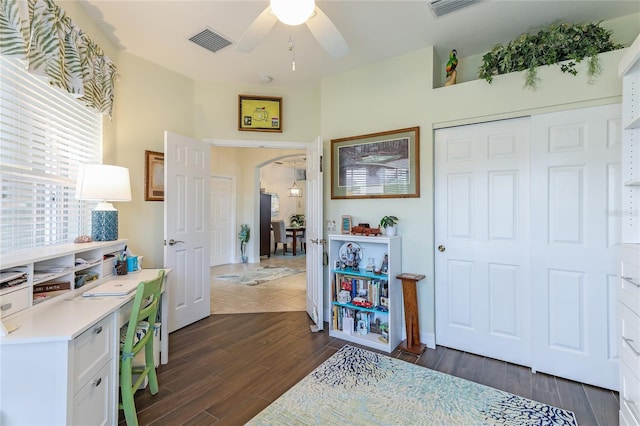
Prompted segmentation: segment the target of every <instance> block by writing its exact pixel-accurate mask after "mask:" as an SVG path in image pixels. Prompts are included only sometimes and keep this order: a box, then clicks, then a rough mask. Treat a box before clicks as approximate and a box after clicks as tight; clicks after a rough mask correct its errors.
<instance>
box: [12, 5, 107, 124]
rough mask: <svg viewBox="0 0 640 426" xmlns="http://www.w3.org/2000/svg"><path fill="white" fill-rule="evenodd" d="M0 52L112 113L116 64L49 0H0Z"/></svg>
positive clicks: (80, 97)
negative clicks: (15, 57)
mask: <svg viewBox="0 0 640 426" xmlns="http://www.w3.org/2000/svg"><path fill="white" fill-rule="evenodd" d="M0 54H3V55H11V56H17V57H19V58H21V59H24V60H25V61H26V63H27V66H28V69H29V71H30V72H33V73H38V74H42V75H45V76H46V77H47V78H48V80H49V82H50V83H51V84H52V85H54V86H58V87H61V88H63V89H65V90H67V91H68V92H69V93H72V94H73V95H75V96H76V97H77V98H79V99H80V100H81V101H83V102H84V103H85V104H86V105H87V106H89V107H91V108H94V109H95V110H97V111H99V112H101V113H105V114H109V116H111V111H112V108H113V86H114V83H115V79H116V76H117V73H116V66H115V65H114V64H113V62H112V61H111V59H109V58H108V57H107V56H105V55H104V53H103V52H102V49H101V48H100V47H99V46H98V45H97V44H95V43H94V42H92V41H91V40H90V39H89V37H87V35H86V34H85V33H84V32H83V31H82V30H81V29H80V28H79V27H77V26H76V25H75V24H74V23H73V21H71V19H70V18H69V17H68V16H67V15H66V14H65V12H64V11H63V10H62V9H61V8H60V7H58V6H57V5H56V4H55V3H54V2H53V1H52V0H0Z"/></svg>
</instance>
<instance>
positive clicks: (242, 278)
mask: <svg viewBox="0 0 640 426" xmlns="http://www.w3.org/2000/svg"><path fill="white" fill-rule="evenodd" d="M303 272H305V270H304V269H296V268H278V267H264V268H262V267H261V268H256V269H249V270H246V271H242V272H234V273H231V274H224V275H218V276H217V277H215V279H217V280H222V281H230V282H233V283H236V284H244V285H258V284H262V283H266V282H269V281H273V280H277V279H280V278H284V277H288V276H289V275H295V274H301V273H303Z"/></svg>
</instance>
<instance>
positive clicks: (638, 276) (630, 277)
mask: <svg viewBox="0 0 640 426" xmlns="http://www.w3.org/2000/svg"><path fill="white" fill-rule="evenodd" d="M636 246H637V245H636V244H633V245H632V244H623V246H622V265H621V270H620V289H619V290H620V291H619V294H618V300H620V301H621V302H622V303H624V304H625V305H627V306H628V307H629V308H631V310H632V311H633V312H635V313H636V314H640V249H638V247H636Z"/></svg>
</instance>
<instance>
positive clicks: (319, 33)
mask: <svg viewBox="0 0 640 426" xmlns="http://www.w3.org/2000/svg"><path fill="white" fill-rule="evenodd" d="M306 24H307V27H309V30H310V31H311V33H312V34H313V36H314V37H315V38H316V39H317V40H318V43H320V45H321V46H322V47H323V49H324V50H326V51H327V53H328V54H329V55H331V56H332V57H334V58H341V57H343V56H344V55H346V54H347V53H349V46H348V45H347V42H346V41H345V39H344V37H342V34H340V31H339V30H338V27H336V26H335V25H334V24H333V22H331V19H329V17H328V16H327V15H325V14H324V12H323V11H322V10H320V8H319V7H317V6H316V11H315V14H314V15H313V16H312V17H311V18H309V19H307V22H306Z"/></svg>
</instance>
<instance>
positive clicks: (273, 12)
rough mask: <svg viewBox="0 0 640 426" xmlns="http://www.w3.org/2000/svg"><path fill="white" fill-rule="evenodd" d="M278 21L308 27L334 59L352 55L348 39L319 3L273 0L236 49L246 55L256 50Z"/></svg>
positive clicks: (313, 0)
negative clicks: (346, 39)
mask: <svg viewBox="0 0 640 426" xmlns="http://www.w3.org/2000/svg"><path fill="white" fill-rule="evenodd" d="M297 12H299V13H298V14H297V15H296V13H297ZM293 15H295V16H293ZM278 20H280V21H281V22H282V23H284V24H287V25H301V24H303V23H305V24H307V27H308V28H309V30H310V31H311V34H313V36H314V37H315V38H316V40H318V43H320V45H321V46H322V48H323V49H324V50H326V51H327V53H328V54H329V55H331V56H332V57H334V58H341V57H343V56H345V55H346V54H347V53H349V46H348V45H347V42H346V41H345V39H344V37H342V34H340V31H339V30H338V28H337V27H336V26H335V25H334V23H333V22H331V19H329V18H328V17H327V15H325V13H324V12H323V11H322V10H320V8H319V7H318V6H316V5H315V0H270V4H269V6H268V7H267V8H266V9H265V10H263V11H262V13H261V14H260V15H258V17H257V18H256V19H255V21H253V22H252V23H251V25H250V26H249V28H247V30H246V31H245V32H244V34H243V35H242V38H240V41H239V42H238V44H237V46H236V50H237V51H239V52H245V53H248V52H251V51H253V49H255V48H256V46H257V45H258V43H260V42H261V41H262V39H263V38H265V37H266V36H267V34H268V33H269V31H271V28H273V26H274V25H275V23H276V22H277V21H278Z"/></svg>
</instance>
